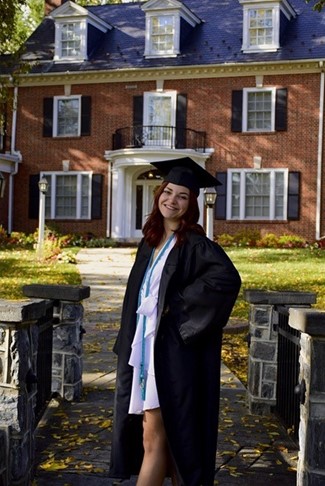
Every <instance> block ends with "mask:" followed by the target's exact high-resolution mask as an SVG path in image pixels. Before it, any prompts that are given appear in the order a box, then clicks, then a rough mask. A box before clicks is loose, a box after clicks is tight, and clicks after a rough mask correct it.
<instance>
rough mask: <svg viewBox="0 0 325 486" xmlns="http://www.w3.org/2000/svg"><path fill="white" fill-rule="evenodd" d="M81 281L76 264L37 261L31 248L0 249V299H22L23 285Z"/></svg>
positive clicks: (76, 282) (78, 282) (73, 283)
mask: <svg viewBox="0 0 325 486" xmlns="http://www.w3.org/2000/svg"><path fill="white" fill-rule="evenodd" d="M35 283H40V284H70V285H79V284H80V283H81V278H80V274H79V272H78V269H77V267H76V265H72V264H65V263H55V262H39V261H38V260H37V256H36V252H35V251H33V250H1V251H0V299H9V300H20V299H24V295H23V293H22V287H23V285H28V284H35Z"/></svg>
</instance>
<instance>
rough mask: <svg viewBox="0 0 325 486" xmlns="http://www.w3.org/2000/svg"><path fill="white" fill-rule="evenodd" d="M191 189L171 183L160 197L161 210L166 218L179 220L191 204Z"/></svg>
mask: <svg viewBox="0 0 325 486" xmlns="http://www.w3.org/2000/svg"><path fill="white" fill-rule="evenodd" d="M189 195H190V191H189V189H188V188H187V187H184V186H178V185H177V184H173V183H171V182H170V183H169V184H168V185H167V186H166V188H165V189H164V191H163V193H162V194H161V196H160V198H159V203H158V206H159V210H160V212H161V214H162V215H163V217H164V218H165V219H173V220H175V219H176V220H179V219H181V217H182V216H183V215H184V214H185V213H186V211H187V209H188V206H189Z"/></svg>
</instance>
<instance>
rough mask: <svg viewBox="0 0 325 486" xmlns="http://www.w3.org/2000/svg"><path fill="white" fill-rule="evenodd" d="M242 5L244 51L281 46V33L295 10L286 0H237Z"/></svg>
mask: <svg viewBox="0 0 325 486" xmlns="http://www.w3.org/2000/svg"><path fill="white" fill-rule="evenodd" d="M239 1H240V3H241V4H243V5H244V12H243V46H242V49H243V51H244V52H261V51H268V52H274V51H276V50H278V49H279V48H280V47H281V33H282V32H283V31H284V29H285V26H286V24H287V22H288V21H289V20H290V19H291V18H293V17H295V11H294V10H293V8H292V7H291V5H290V4H289V2H288V1H287V0H269V1H263V0H261V1H260V2H258V1H254V0H239Z"/></svg>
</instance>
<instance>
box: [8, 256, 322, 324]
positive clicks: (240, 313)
mask: <svg viewBox="0 0 325 486" xmlns="http://www.w3.org/2000/svg"><path fill="white" fill-rule="evenodd" d="M73 251H78V250H77V249H74V250H73ZM226 252H227V254H228V255H229V257H230V258H231V259H232V261H233V262H234V264H235V265H236V267H237V269H238V271H239V273H240V275H241V278H242V287H241V291H240V294H239V298H238V299H237V302H236V305H235V308H234V310H233V313H232V317H234V318H236V319H247V318H248V311H249V304H248V303H247V302H245V301H244V299H243V291H244V289H264V290H277V291H281V290H298V291H305V292H315V293H316V294H317V304H316V305H315V307H316V308H319V309H323V310H325V250H311V249H307V248H306V249H261V248H226ZM80 282H81V278H80V275H79V273H78V270H77V267H76V265H73V264H64V263H53V262H38V261H37V258H36V253H35V251H32V250H20V251H19V250H2V251H0V298H2V299H20V298H23V294H22V292H21V287H22V286H23V285H26V284H31V283H44V284H48V283H51V284H70V285H79V284H80Z"/></svg>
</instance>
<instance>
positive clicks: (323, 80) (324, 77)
mask: <svg viewBox="0 0 325 486" xmlns="http://www.w3.org/2000/svg"><path fill="white" fill-rule="evenodd" d="M319 67H320V69H321V73H320V93H319V127H318V150H317V181H316V183H317V192H316V231H315V238H316V240H319V239H320V237H321V207H322V170H323V140H324V136H323V133H324V91H325V73H324V62H323V61H319Z"/></svg>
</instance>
